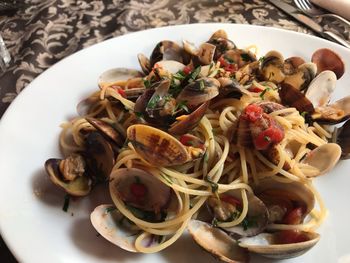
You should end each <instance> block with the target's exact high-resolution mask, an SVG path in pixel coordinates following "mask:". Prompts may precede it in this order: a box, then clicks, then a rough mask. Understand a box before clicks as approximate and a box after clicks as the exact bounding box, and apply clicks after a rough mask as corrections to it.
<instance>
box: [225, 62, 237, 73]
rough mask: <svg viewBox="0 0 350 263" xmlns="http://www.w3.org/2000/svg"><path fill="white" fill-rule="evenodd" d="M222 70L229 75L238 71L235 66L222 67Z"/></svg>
mask: <svg viewBox="0 0 350 263" xmlns="http://www.w3.org/2000/svg"><path fill="white" fill-rule="evenodd" d="M224 70H225V71H227V72H230V73H235V72H236V71H237V70H238V65H237V64H228V65H227V66H225V67H224Z"/></svg>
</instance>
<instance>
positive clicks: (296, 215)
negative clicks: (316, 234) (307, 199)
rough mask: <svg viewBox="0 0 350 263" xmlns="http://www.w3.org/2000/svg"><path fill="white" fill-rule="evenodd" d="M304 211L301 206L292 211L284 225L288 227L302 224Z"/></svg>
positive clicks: (285, 219) (284, 220)
mask: <svg viewBox="0 0 350 263" xmlns="http://www.w3.org/2000/svg"><path fill="white" fill-rule="evenodd" d="M304 210H305V209H304V208H303V207H300V206H299V207H296V208H294V209H292V210H291V211H289V212H287V214H286V215H285V216H284V218H283V220H282V223H283V224H287V225H297V224H300V223H301V221H302V217H303V214H304Z"/></svg>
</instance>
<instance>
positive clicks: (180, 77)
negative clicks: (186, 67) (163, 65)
mask: <svg viewBox="0 0 350 263" xmlns="http://www.w3.org/2000/svg"><path fill="white" fill-rule="evenodd" d="M173 78H175V79H178V80H180V81H182V80H184V79H185V78H186V74H185V73H184V72H183V71H182V70H179V71H178V72H176V73H175V74H174V75H173Z"/></svg>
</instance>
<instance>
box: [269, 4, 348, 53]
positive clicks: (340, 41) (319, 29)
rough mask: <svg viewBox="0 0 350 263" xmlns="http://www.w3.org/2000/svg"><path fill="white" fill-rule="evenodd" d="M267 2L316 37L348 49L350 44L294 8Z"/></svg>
mask: <svg viewBox="0 0 350 263" xmlns="http://www.w3.org/2000/svg"><path fill="white" fill-rule="evenodd" d="M269 1H270V3H271V4H273V5H274V6H276V7H277V8H279V9H281V10H282V11H283V12H285V13H286V14H288V15H290V16H292V17H293V18H294V19H295V20H297V21H299V22H300V23H302V24H303V25H305V26H307V27H308V28H310V29H311V30H312V31H314V32H315V33H316V34H317V35H319V36H321V37H324V38H327V39H329V40H332V41H335V42H337V43H338V44H341V45H343V46H345V47H347V48H350V44H349V43H348V42H347V41H345V39H343V38H341V37H339V36H338V35H336V34H334V33H333V32H331V31H327V30H324V29H323V27H321V26H320V25H319V24H317V23H316V22H315V21H314V20H313V19H311V18H310V17H308V16H306V15H304V14H302V13H300V12H299V10H298V9H297V8H296V7H294V6H292V5H289V4H287V3H285V2H283V1H281V0H269Z"/></svg>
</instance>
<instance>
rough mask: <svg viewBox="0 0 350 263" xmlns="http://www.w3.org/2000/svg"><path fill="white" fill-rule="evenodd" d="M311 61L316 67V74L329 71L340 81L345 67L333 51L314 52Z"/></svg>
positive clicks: (326, 49) (323, 49) (320, 50)
mask: <svg viewBox="0 0 350 263" xmlns="http://www.w3.org/2000/svg"><path fill="white" fill-rule="evenodd" d="M311 61H312V62H313V63H315V64H316V65H317V73H321V72H322V71H325V70H331V71H333V72H334V73H335V75H336V76H337V79H340V78H341V77H342V76H343V74H344V71H345V65H344V62H343V60H342V59H341V57H340V56H339V55H338V54H337V53H335V52H334V51H333V50H330V49H328V48H321V49H318V50H316V51H315V52H314V53H313V55H312V58H311Z"/></svg>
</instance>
